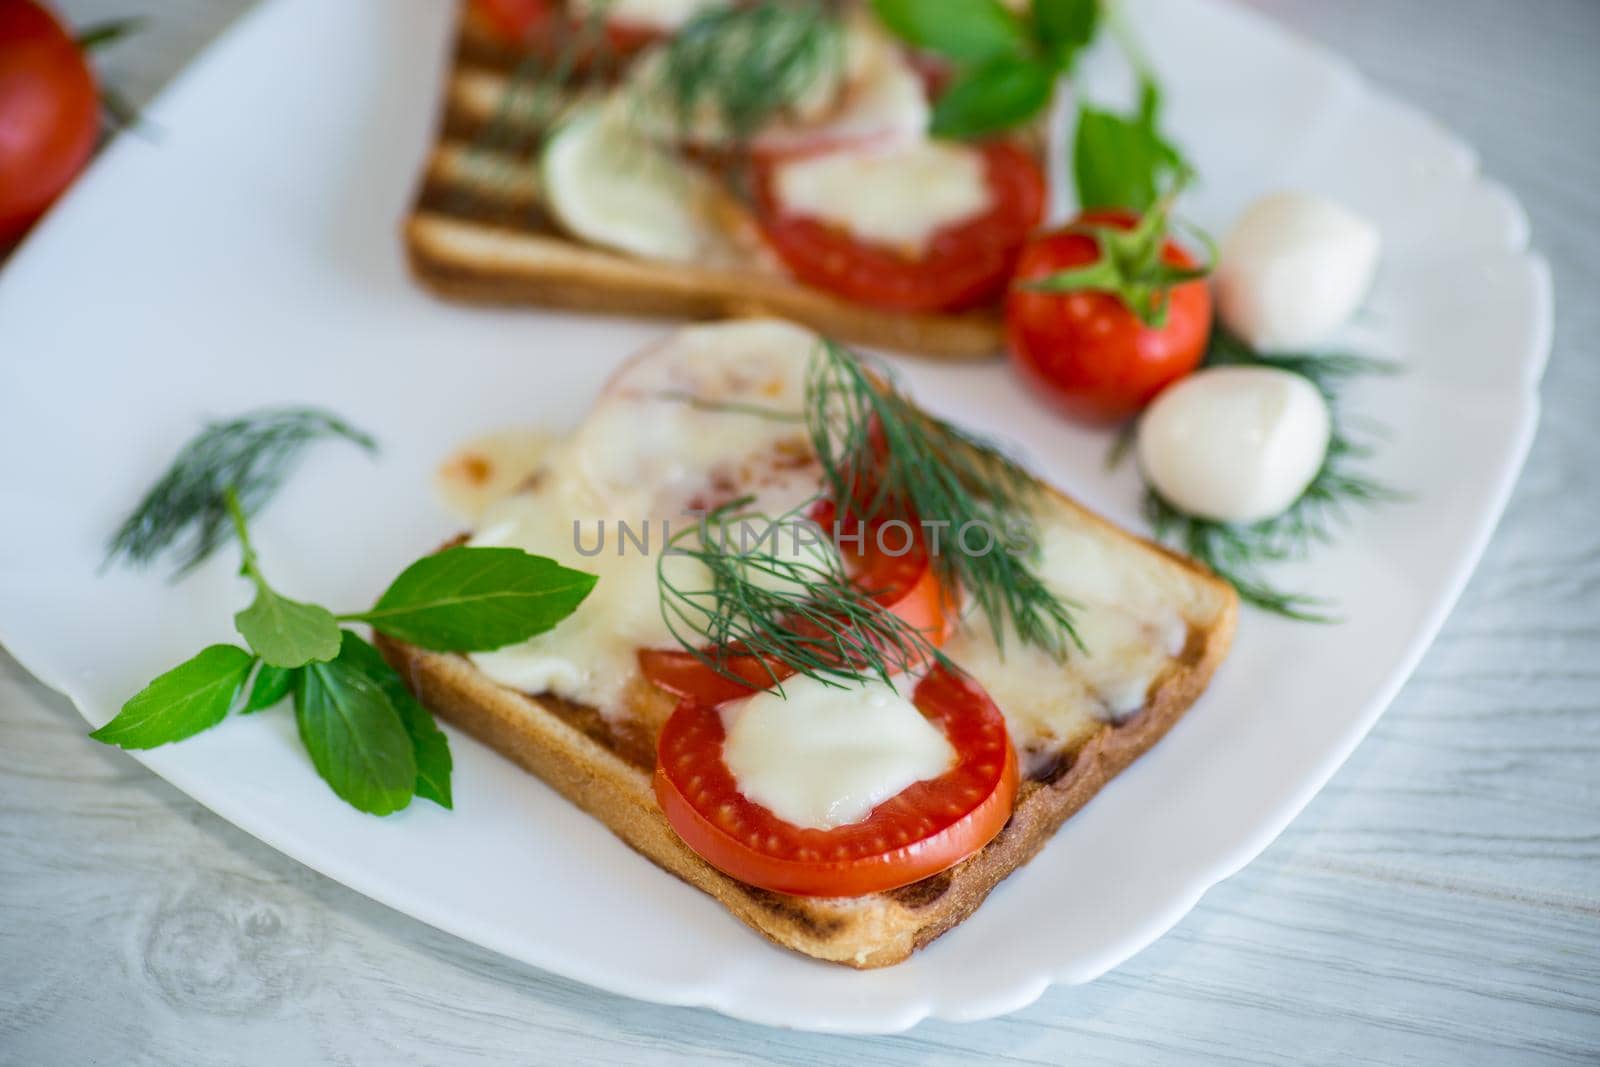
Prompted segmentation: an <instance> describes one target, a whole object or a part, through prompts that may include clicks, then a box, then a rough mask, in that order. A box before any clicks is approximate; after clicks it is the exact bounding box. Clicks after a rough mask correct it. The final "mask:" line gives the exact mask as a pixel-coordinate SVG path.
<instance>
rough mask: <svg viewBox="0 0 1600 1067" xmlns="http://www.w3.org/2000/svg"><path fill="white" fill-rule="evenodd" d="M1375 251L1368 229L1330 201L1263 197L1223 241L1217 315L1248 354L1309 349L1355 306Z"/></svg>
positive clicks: (1368, 283) (1374, 233)
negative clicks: (1251, 349) (1246, 347)
mask: <svg viewBox="0 0 1600 1067" xmlns="http://www.w3.org/2000/svg"><path fill="white" fill-rule="evenodd" d="M1380 244H1381V239H1380V238H1379V235H1378V228H1377V227H1376V226H1374V225H1373V224H1372V223H1370V222H1368V221H1367V220H1366V219H1364V218H1362V217H1361V216H1360V215H1357V214H1356V213H1355V212H1353V211H1351V210H1349V209H1348V208H1346V207H1343V206H1342V205H1340V204H1336V203H1334V202H1333V201H1332V200H1328V199H1326V198H1324V197H1320V196H1312V195H1310V194H1309V193H1277V194H1274V195H1272V196H1267V197H1263V198H1262V199H1260V200H1257V201H1256V202H1255V203H1254V204H1252V205H1251V206H1250V207H1249V208H1248V209H1247V210H1246V211H1245V213H1244V215H1243V216H1241V217H1240V219H1239V221H1238V222H1237V223H1235V224H1234V227H1233V229H1232V230H1231V231H1229V233H1228V235H1227V236H1226V237H1225V238H1223V241H1222V248H1221V253H1220V256H1219V259H1218V262H1217V269H1216V273H1215V275H1214V277H1215V279H1216V293H1217V311H1218V313H1219V314H1220V315H1221V316H1222V321H1223V322H1224V323H1226V324H1227V327H1228V329H1230V330H1232V331H1233V332H1234V333H1236V334H1238V335H1239V336H1240V337H1242V338H1243V339H1244V340H1245V341H1247V342H1249V343H1250V344H1251V345H1252V346H1253V347H1255V348H1256V349H1259V350H1274V349H1285V348H1301V347H1305V346H1307V345H1314V344H1316V343H1318V342H1319V341H1322V340H1324V339H1326V338H1327V336H1328V335H1329V334H1330V333H1332V332H1333V331H1334V330H1336V329H1338V328H1339V327H1340V326H1342V325H1344V324H1345V323H1346V322H1347V321H1349V319H1350V316H1351V315H1353V314H1355V310H1356V308H1358V307H1360V306H1361V301H1362V300H1363V299H1364V298H1365V297H1366V294H1367V290H1368V289H1370V288H1371V287H1372V276H1373V274H1374V273H1375V272H1376V270H1377V266H1378V250H1379V246H1380Z"/></svg>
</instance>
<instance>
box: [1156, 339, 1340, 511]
mask: <svg viewBox="0 0 1600 1067" xmlns="http://www.w3.org/2000/svg"><path fill="white" fill-rule="evenodd" d="M1331 432H1332V420H1331V418H1330V417H1329V414H1328V405H1327V402H1326V401H1324V400H1323V398H1322V394H1321V393H1319V392H1317V390H1316V387H1315V386H1313V385H1312V384H1311V383H1310V382H1308V381H1307V380H1306V379H1305V378H1303V377H1301V376H1300V375H1298V374H1293V373H1290V372H1289V371H1284V370H1278V369H1277V368H1274V367H1210V368H1207V369H1205V370H1201V371H1197V372H1195V373H1194V374H1191V375H1190V376H1189V377H1187V378H1185V379H1183V380H1182V381H1180V382H1178V383H1177V384H1176V385H1174V386H1172V387H1171V388H1170V389H1167V390H1166V391H1165V392H1163V393H1162V394H1161V395H1160V396H1158V397H1156V399H1155V401H1154V402H1153V403H1152V404H1151V405H1150V406H1149V407H1148V408H1146V409H1145V413H1144V416H1143V417H1142V418H1141V419H1140V421H1139V441H1138V455H1139V466H1140V468H1141V469H1142V470H1143V471H1144V476H1145V478H1146V480H1148V481H1149V483H1150V485H1151V486H1152V487H1153V488H1154V489H1155V490H1156V492H1157V493H1159V494H1161V496H1162V497H1163V498H1164V499H1165V500H1166V501H1167V502H1168V503H1169V504H1172V505H1173V506H1174V507H1176V508H1178V509H1179V510H1181V511H1185V512H1187V513H1189V514H1191V515H1195V516H1198V517H1200V518H1204V519H1213V520H1215V521H1217V522H1241V523H1245V522H1259V521H1260V520H1262V519H1270V518H1272V517H1274V516H1276V515H1281V514H1282V513H1283V512H1284V511H1285V510H1287V509H1288V508H1289V506H1290V505H1291V504H1293V503H1294V502H1295V501H1296V500H1298V499H1300V495H1301V494H1302V493H1304V492H1305V491H1306V486H1308V485H1310V484H1311V480H1312V479H1313V478H1315V477H1316V475H1317V471H1318V470H1320V469H1321V467H1322V461H1323V459H1324V457H1326V456H1327V454H1328V439H1329V436H1330V434H1331Z"/></svg>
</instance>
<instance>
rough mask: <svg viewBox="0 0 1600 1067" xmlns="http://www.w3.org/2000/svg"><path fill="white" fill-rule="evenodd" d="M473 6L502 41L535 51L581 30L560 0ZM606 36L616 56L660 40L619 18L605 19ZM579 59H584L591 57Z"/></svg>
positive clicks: (505, 0)
mask: <svg viewBox="0 0 1600 1067" xmlns="http://www.w3.org/2000/svg"><path fill="white" fill-rule="evenodd" d="M472 9H473V11H474V13H476V14H477V16H478V17H479V18H480V19H481V20H482V21H483V22H484V24H486V25H487V26H488V27H489V28H490V29H491V30H493V31H494V34H495V36H497V37H499V38H500V39H501V40H502V41H505V42H506V43H507V44H511V45H520V46H521V47H523V48H525V49H527V50H528V51H530V52H535V53H546V52H549V53H554V52H555V51H556V50H558V49H559V48H560V46H561V45H563V44H564V43H566V42H568V41H572V40H574V39H575V38H576V37H578V36H579V35H580V34H581V33H582V32H583V30H584V23H583V20H582V19H581V18H575V17H573V16H572V15H571V14H570V13H569V12H568V11H567V9H566V5H565V4H562V3H561V2H560V0H472ZM605 36H606V45H607V47H608V48H609V50H610V52H611V54H612V55H613V56H618V57H624V56H631V55H634V54H635V53H637V52H639V51H642V50H643V49H644V48H645V47H647V46H648V45H651V44H654V43H655V42H656V41H659V40H660V39H661V34H660V33H659V32H658V31H656V30H654V29H652V28H650V27H648V26H637V25H631V24H629V23H627V22H624V21H622V20H620V19H608V20H607V21H606V24H605ZM579 58H580V59H582V60H583V61H584V62H589V61H591V60H593V59H594V57H593V56H585V57H579Z"/></svg>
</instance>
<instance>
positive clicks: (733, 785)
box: [655, 666, 1017, 897]
mask: <svg viewBox="0 0 1600 1067" xmlns="http://www.w3.org/2000/svg"><path fill="white" fill-rule="evenodd" d="M912 702H913V703H914V704H915V705H916V707H917V709H918V710H919V711H921V712H922V714H923V715H924V716H926V717H927V719H928V720H929V721H930V722H932V723H933V724H934V725H935V726H936V727H938V728H939V730H940V731H941V732H943V733H944V735H945V737H946V738H947V739H948V740H949V741H950V744H951V747H953V748H954V749H955V751H956V761H955V763H954V764H953V765H952V766H951V767H950V769H949V770H947V771H946V772H945V773H944V774H942V775H940V776H939V777H937V778H929V779H926V780H924V781H921V782H917V783H915V784H913V785H911V786H908V787H907V788H906V789H904V790H902V791H901V792H900V793H898V794H896V795H895V796H893V797H890V798H889V799H888V800H886V801H884V802H883V803H881V804H879V805H878V806H877V807H876V808H874V809H873V810H872V813H871V814H870V815H868V816H867V817H866V818H865V819H863V820H862V821H860V822H856V823H851V824H849V825H847V826H838V827H834V828H833V829H831V830H815V829H807V828H804V827H799V826H795V825H794V824H793V823H789V822H785V821H784V820H782V819H780V818H778V817H777V816H776V815H774V814H773V813H772V812H771V811H769V810H768V809H767V808H765V807H762V806H761V805H760V804H757V803H755V802H754V801H752V800H750V799H748V798H746V797H745V796H744V795H743V794H742V793H740V792H739V786H738V781H737V780H736V779H735V778H734V776H733V773H732V772H731V771H729V770H728V766H727V764H726V763H725V762H724V760H723V755H722V752H723V743H724V741H725V738H726V735H725V733H724V731H723V726H722V716H721V713H720V712H719V711H718V710H717V709H716V708H714V707H710V706H708V705H705V704H700V703H697V702H695V701H693V700H684V701H683V702H682V703H680V704H679V705H678V708H677V710H676V711H674V712H673V714H672V717H671V718H669V719H668V720H667V723H666V725H665V726H664V727H663V728H662V731H661V738H660V742H659V745H658V749H657V758H656V774H655V792H656V799H657V801H658V802H659V803H660V804H661V810H662V812H663V813H664V814H665V815H666V817H667V821H668V822H669V823H671V824H672V828H673V829H674V830H676V831H677V833H678V836H679V837H681V838H683V840H684V843H685V844H687V845H688V846H689V847H690V848H692V849H693V850H694V851H695V852H696V853H697V854H698V855H700V856H701V858H703V859H704V860H705V861H706V862H708V863H710V864H711V865H712V866H714V867H716V868H717V869H718V870H721V871H723V872H724V873H726V874H728V875H730V876H731V877H734V878H737V879H739V880H740V881H741V882H746V883H748V884H750V885H753V886H757V887H759V888H762V889H770V890H773V891H775V892H780V893H793V894H796V895H800V896H826V897H849V896H863V895H865V894H868V893H876V892H881V891H883V890H887V889H894V888H896V887H898V886H903V885H909V884H910V883H912V882H916V881H920V880H921V879H923V878H927V877H929V876H930V875H934V874H938V873H939V872H940V871H943V870H947V869H948V868H950V867H952V866H954V865H955V864H957V863H959V862H961V861H962V860H963V859H965V858H966V857H967V856H970V855H972V854H973V853H974V852H976V851H977V850H978V849H980V848H982V847H983V846H984V845H986V844H988V843H989V841H990V840H991V839H993V838H994V836H995V835H996V834H998V833H999V832H1000V830H1001V828H1002V827H1004V826H1005V824H1006V820H1007V819H1009V818H1010V817H1011V809H1012V805H1013V804H1014V803H1015V800H1016V791H1017V757H1016V753H1015V751H1014V750H1013V749H1012V747H1011V739H1010V737H1009V736H1008V735H1007V733H1006V724H1005V718H1004V716H1002V715H1001V713H1000V709H999V708H998V707H996V706H995V704H994V701H992V700H991V699H990V698H989V696H988V694H987V693H985V692H984V691H983V689H982V688H981V687H980V686H979V685H978V684H977V683H976V682H975V681H973V680H972V679H971V678H969V677H967V676H965V675H963V674H959V673H956V672H955V671H952V670H950V669H949V668H946V667H943V666H937V667H935V668H934V669H933V670H931V671H930V672H929V673H928V675H927V676H926V677H925V678H923V680H922V681H921V682H920V683H919V684H918V685H917V688H916V690H915V691H914V693H913V695H912Z"/></svg>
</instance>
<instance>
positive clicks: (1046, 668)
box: [944, 506, 1188, 772]
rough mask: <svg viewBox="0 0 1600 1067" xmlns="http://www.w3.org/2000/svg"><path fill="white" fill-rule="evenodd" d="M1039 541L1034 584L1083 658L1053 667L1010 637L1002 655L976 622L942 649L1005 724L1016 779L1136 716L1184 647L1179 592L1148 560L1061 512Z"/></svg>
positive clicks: (1043, 517)
mask: <svg viewBox="0 0 1600 1067" xmlns="http://www.w3.org/2000/svg"><path fill="white" fill-rule="evenodd" d="M1038 541H1039V557H1038V564H1037V566H1038V572H1039V576H1040V577H1041V578H1042V579H1043V580H1044V583H1045V585H1046V586H1048V587H1049V588H1050V590H1051V591H1052V592H1054V593H1056V594H1057V595H1059V596H1061V597H1064V598H1065V599H1067V600H1068V601H1070V602H1071V603H1072V605H1073V610H1072V618H1073V621H1074V624H1075V626H1076V628H1077V631H1078V636H1079V639H1080V640H1081V641H1082V642H1083V648H1082V649H1078V648H1073V649H1071V650H1070V652H1069V653H1068V656H1067V658H1066V660H1065V661H1064V662H1058V661H1056V660H1055V659H1053V658H1051V656H1050V655H1049V654H1048V653H1046V652H1044V651H1043V650H1041V649H1038V648H1036V647H1034V646H1032V645H1026V644H1023V643H1022V642H1021V641H1020V640H1018V638H1017V636H1016V634H1015V633H1013V632H1011V631H1010V630H1009V629H1008V630H1007V631H1006V634H1005V639H1004V643H1003V645H1002V644H1001V643H998V642H996V641H995V638H994V634H993V631H992V629H991V627H990V625H989V621H988V619H987V618H985V617H983V616H982V615H980V614H977V613H976V612H973V613H969V614H968V615H967V617H966V618H964V619H963V620H962V623H961V626H960V627H959V628H958V630H957V631H956V633H955V634H954V636H952V637H951V639H950V641H949V642H948V643H946V645H945V648H944V651H945V653H946V654H947V655H948V656H949V657H950V658H951V659H952V660H954V661H955V662H956V663H957V664H959V665H960V666H961V667H962V668H964V669H965V670H967V671H968V672H969V673H970V674H971V675H972V676H973V677H974V678H976V679H977V680H978V682H979V684H981V685H982V686H983V687H984V688H985V689H986V690H988V692H989V695H990V696H991V697H992V698H993V699H994V702H995V704H996V705H997V706H998V707H999V708H1000V710H1001V712H1002V713H1003V714H1004V715H1005V718H1006V727H1007V729H1009V730H1010V732H1011V739H1012V742H1013V744H1015V745H1016V747H1017V752H1018V755H1019V756H1020V758H1021V759H1022V763H1023V770H1024V771H1025V772H1032V771H1036V770H1039V769H1041V767H1043V766H1045V765H1047V764H1048V762H1049V760H1050V758H1051V757H1052V756H1053V754H1054V753H1056V752H1058V751H1060V750H1061V749H1062V748H1064V747H1071V746H1072V745H1074V744H1076V743H1077V742H1080V741H1082V740H1083V739H1085V738H1086V737H1087V736H1088V735H1089V734H1091V733H1092V732H1094V731H1095V730H1098V729H1099V728H1100V727H1101V726H1102V725H1103V724H1104V723H1106V722H1108V721H1109V722H1120V721H1122V720H1124V719H1126V718H1128V717H1129V716H1131V715H1132V714H1134V713H1135V712H1137V711H1138V710H1139V709H1141V708H1142V707H1144V704H1145V700H1146V697H1147V695H1148V693H1149V690H1150V686H1151V685H1152V684H1154V682H1155V681H1156V679H1157V677H1159V675H1160V673H1161V671H1162V670H1163V669H1164V668H1165V667H1166V666H1167V664H1168V663H1170V662H1171V659H1172V657H1174V656H1176V655H1178V654H1179V653H1180V652H1182V651H1183V646H1184V642H1185V641H1186V640H1187V638H1188V626H1187V624H1186V623H1185V622H1184V612H1185V610H1186V609H1187V607H1188V605H1186V603H1185V602H1184V600H1183V596H1182V594H1183V591H1184V588H1185V587H1184V585H1183V584H1182V583H1172V582H1170V581H1168V580H1166V579H1167V578H1168V577H1169V572H1168V571H1166V570H1165V569H1164V568H1163V567H1161V566H1160V565H1159V563H1158V561H1157V560H1156V559H1155V558H1154V557H1148V558H1147V557H1145V556H1144V555H1143V554H1136V553H1131V552H1129V551H1128V549H1127V547H1126V546H1125V545H1123V544H1121V543H1120V542H1113V541H1112V540H1111V539H1110V538H1107V537H1105V536H1104V535H1101V534H1098V532H1097V531H1096V529H1095V526H1094V524H1093V523H1091V522H1085V521H1084V520H1082V519H1081V518H1080V517H1078V515H1077V513H1076V512H1074V511H1072V510H1071V509H1068V508H1066V507H1064V506H1061V507H1056V506H1051V507H1048V508H1047V509H1046V510H1045V511H1043V512H1042V513H1041V514H1040V515H1039V516H1038Z"/></svg>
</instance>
